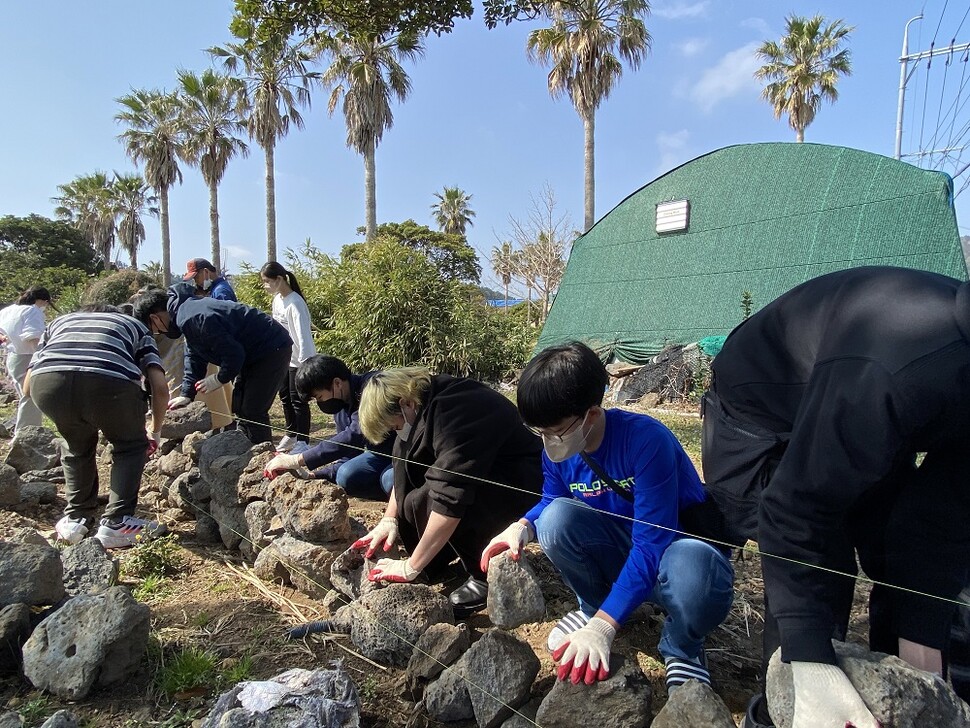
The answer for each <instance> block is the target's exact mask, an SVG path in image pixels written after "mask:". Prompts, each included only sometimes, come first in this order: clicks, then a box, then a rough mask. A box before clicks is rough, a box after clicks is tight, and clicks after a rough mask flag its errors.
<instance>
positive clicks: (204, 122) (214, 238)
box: [178, 69, 249, 269]
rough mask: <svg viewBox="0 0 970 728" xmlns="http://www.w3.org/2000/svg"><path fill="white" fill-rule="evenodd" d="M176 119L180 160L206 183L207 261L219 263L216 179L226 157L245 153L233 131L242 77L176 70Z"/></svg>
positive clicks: (238, 122)
mask: <svg viewBox="0 0 970 728" xmlns="http://www.w3.org/2000/svg"><path fill="white" fill-rule="evenodd" d="M178 78H179V91H178V97H179V121H180V125H181V129H182V131H183V133H184V134H185V143H184V145H183V146H182V151H181V156H182V159H183V161H185V162H186V163H188V164H191V165H192V166H193V167H195V166H198V167H199V168H200V169H201V170H202V177H203V179H204V180H205V182H206V184H207V185H208V186H209V237H210V240H211V244H212V255H211V259H212V260H211V262H212V264H213V265H214V266H215V267H216V268H217V269H221V266H220V259H221V254H220V246H219V183H220V182H221V181H222V176H223V175H224V174H225V172H226V167H227V166H228V165H229V160H230V159H232V158H233V157H234V156H236V155H237V154H240V155H242V156H246V155H247V154H248V153H249V148H248V147H247V146H246V143H245V142H243V140H242V139H239V138H238V137H237V136H236V135H237V134H240V133H242V132H243V130H244V129H245V125H244V124H243V122H242V116H241V114H240V112H241V110H242V104H241V98H242V93H243V83H242V81H240V80H238V79H235V78H230V77H228V76H222V75H219V74H217V73H216V72H215V71H212V70H208V69H207V70H205V71H203V72H202V74H201V75H196V74H194V73H192V72H190V71H179V73H178Z"/></svg>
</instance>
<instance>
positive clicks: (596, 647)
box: [552, 617, 616, 685]
mask: <svg viewBox="0 0 970 728" xmlns="http://www.w3.org/2000/svg"><path fill="white" fill-rule="evenodd" d="M614 637H616V629H614V628H613V625H612V624H610V623H609V622H607V621H606V620H605V619H600V618H599V617H593V618H592V619H590V620H589V622H587V624H586V626H585V627H583V628H582V629H577V630H576V631H575V632H573V633H572V634H570V635H568V636H567V637H566V641H565V642H563V643H562V644H561V645H559V648H558V649H557V650H556V651H555V652H553V653H552V659H553V660H554V661H556V662H558V663H559V670H558V672H557V673H556V677H558V678H559V679H560V680H565V679H567V678H569V679H570V680H571V681H572V683H573V685H576V684H577V683H578V682H580V681H583V682H585V683H586V684H587V685H592V684H593V683H594V682H596V681H597V680H605V679H606V678H608V677H609V676H610V647H611V646H612V645H613V638H614Z"/></svg>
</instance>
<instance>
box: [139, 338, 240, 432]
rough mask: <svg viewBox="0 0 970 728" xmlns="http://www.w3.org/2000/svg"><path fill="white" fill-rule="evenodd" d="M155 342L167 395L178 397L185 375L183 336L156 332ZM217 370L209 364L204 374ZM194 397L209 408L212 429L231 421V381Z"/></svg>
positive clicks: (213, 372)
mask: <svg viewBox="0 0 970 728" xmlns="http://www.w3.org/2000/svg"><path fill="white" fill-rule="evenodd" d="M155 343H156V344H157V345H158V353H159V355H160V356H161V357H162V368H163V369H164V370H165V379H166V380H167V381H168V396H169V397H170V398H175V397H178V396H180V395H181V394H182V378H183V377H184V376H185V337H184V336H180V337H179V338H177V339H170V338H168V337H167V336H165V334H156V335H155ZM218 371H219V367H217V366H216V365H215V364H210V365H209V369H208V371H207V372H206V374H215V373H216V372H218ZM196 399H197V400H199V401H200V402H205V406H206V407H207V408H208V409H209V413H210V414H211V415H212V428H213V429H218V428H220V427H225V426H226V425H228V424H230V423H231V422H232V409H231V406H230V404H229V403H230V402H232V382H230V383H229V384H227V385H226V386H225V387H220V388H219V389H217V390H216V391H215V392H210V393H209V394H200V395H197V396H196Z"/></svg>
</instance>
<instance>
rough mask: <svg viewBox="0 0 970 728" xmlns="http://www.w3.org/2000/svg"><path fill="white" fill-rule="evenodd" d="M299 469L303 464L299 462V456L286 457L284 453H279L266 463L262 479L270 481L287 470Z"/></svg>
mask: <svg viewBox="0 0 970 728" xmlns="http://www.w3.org/2000/svg"><path fill="white" fill-rule="evenodd" d="M301 467H303V463H301V462H300V456H299V455H287V454H286V453H280V454H279V455H277V456H276V457H275V458H273V459H272V460H270V461H269V462H268V463H266V467H264V468H263V477H264V478H269V479H270V480H272V479H273V478H275V477H276V476H277V475H281V474H282V473H285V472H286V471H287V470H299V469H300V468H301Z"/></svg>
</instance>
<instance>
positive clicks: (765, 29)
mask: <svg viewBox="0 0 970 728" xmlns="http://www.w3.org/2000/svg"><path fill="white" fill-rule="evenodd" d="M741 27H742V28H751V29H752V30H754V31H756V32H757V33H758V35H762V36H764V37H765V38H770V37H771V36H772V33H771V26H770V25H768V21H766V20H765V19H764V18H747V19H745V20H742V21H741Z"/></svg>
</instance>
